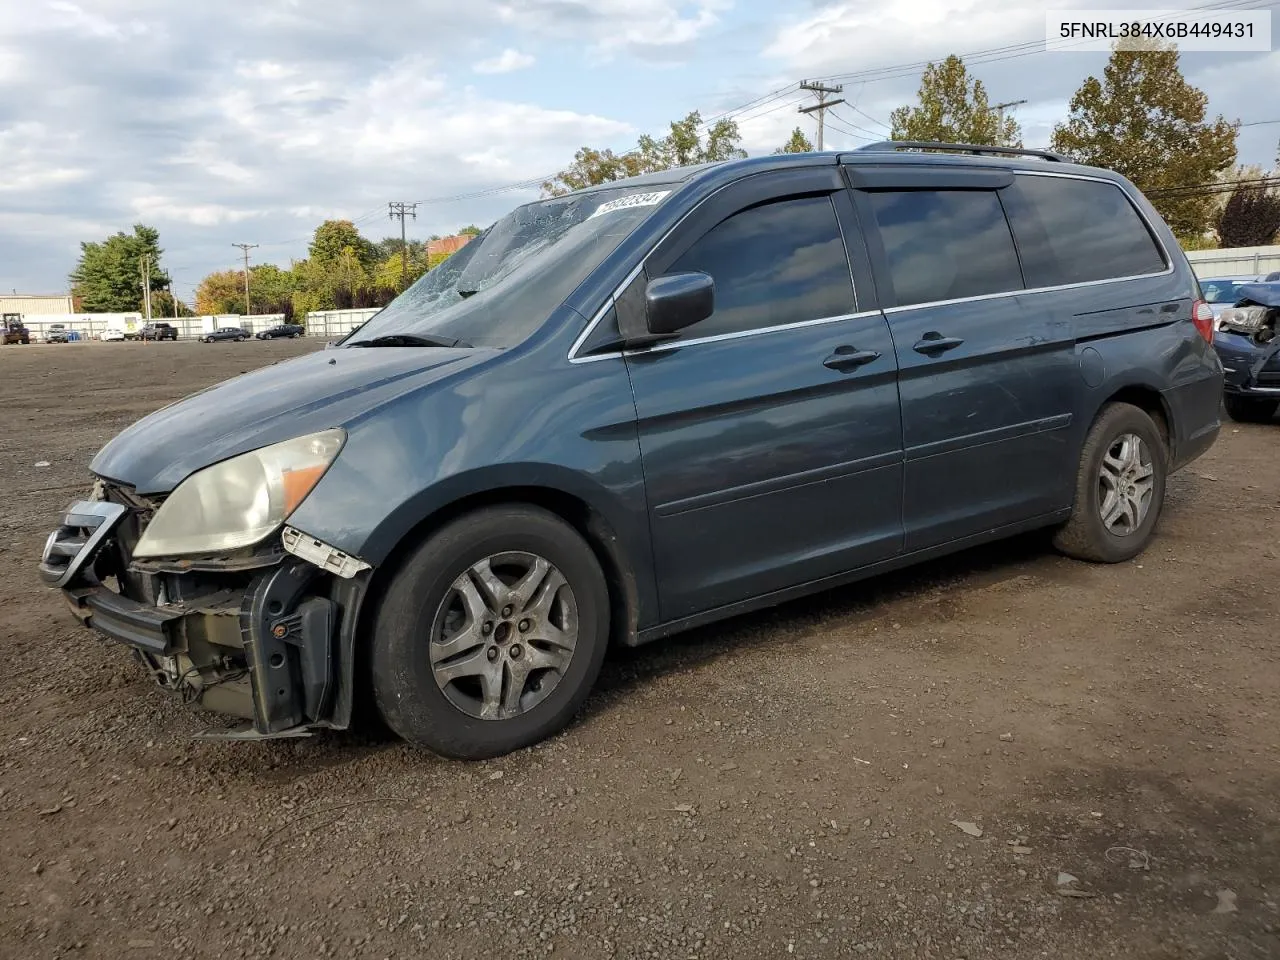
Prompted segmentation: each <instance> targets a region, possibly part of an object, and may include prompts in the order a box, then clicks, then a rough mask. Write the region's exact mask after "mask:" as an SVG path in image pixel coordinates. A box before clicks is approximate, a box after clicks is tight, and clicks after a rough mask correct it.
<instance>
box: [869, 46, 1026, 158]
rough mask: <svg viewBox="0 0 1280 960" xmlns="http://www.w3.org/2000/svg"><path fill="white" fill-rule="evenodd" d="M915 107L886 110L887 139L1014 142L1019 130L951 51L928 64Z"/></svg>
mask: <svg viewBox="0 0 1280 960" xmlns="http://www.w3.org/2000/svg"><path fill="white" fill-rule="evenodd" d="M916 98H917V103H916V105H915V106H902V107H899V108H898V109H897V110H894V111H893V113H891V114H890V115H889V120H890V123H891V125H892V132H891V133H890V135H889V138H890V139H891V140H936V141H942V142H944V143H980V144H985V145H989V146H1004V147H1020V146H1022V130H1021V128H1020V127H1019V126H1018V121H1017V120H1015V119H1014V118H1013V117H1002V116H1001V115H1000V114H999V113H998V112H997V111H996V110H995V108H993V107H992V106H991V104H990V103H989V102H988V100H987V88H986V87H985V86H983V83H982V81H981V80H978V79H976V78H975V79H970V77H969V71H968V70H967V69H966V68H965V65H964V61H963V60H961V59H960V58H959V57H957V56H956V55H955V54H952V55H951V56H949V57H947V58H946V59H945V60H943V61H942V62H941V63H930V64H929V65H928V66H926V67H925V68H924V74H923V76H921V78H920V90H919V92H918V93H917V94H916Z"/></svg>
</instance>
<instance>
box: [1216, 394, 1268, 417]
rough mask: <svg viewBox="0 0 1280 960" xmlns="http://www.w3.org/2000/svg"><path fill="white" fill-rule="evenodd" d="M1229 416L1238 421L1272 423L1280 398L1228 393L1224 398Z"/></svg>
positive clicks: (1223, 401)
mask: <svg viewBox="0 0 1280 960" xmlns="http://www.w3.org/2000/svg"><path fill="white" fill-rule="evenodd" d="M1222 403H1223V405H1224V406H1225V407H1226V408H1227V416H1229V417H1230V418H1231V419H1232V420H1235V421H1237V422H1238V423H1270V422H1271V418H1272V417H1274V416H1275V415H1276V408H1277V407H1280V400H1264V399H1262V398H1261V397H1237V396H1232V395H1230V394H1228V395H1227V396H1225V397H1223V398H1222Z"/></svg>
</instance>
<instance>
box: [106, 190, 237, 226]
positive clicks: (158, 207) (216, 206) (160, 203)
mask: <svg viewBox="0 0 1280 960" xmlns="http://www.w3.org/2000/svg"><path fill="white" fill-rule="evenodd" d="M130 206H131V207H132V208H133V212H134V213H135V214H136V215H137V216H139V217H141V218H142V219H143V220H145V221H147V222H148V223H189V224H191V225H193V226H197V227H217V226H221V225H222V224H227V223H239V222H240V221H242V220H250V219H252V218H254V217H257V216H261V212H260V211H253V210H235V209H232V208H231V207H228V206H224V205H223V204H220V203H186V202H184V201H182V200H179V199H176V198H174V197H165V196H143V197H134V198H133V199H132V200H131V201H130Z"/></svg>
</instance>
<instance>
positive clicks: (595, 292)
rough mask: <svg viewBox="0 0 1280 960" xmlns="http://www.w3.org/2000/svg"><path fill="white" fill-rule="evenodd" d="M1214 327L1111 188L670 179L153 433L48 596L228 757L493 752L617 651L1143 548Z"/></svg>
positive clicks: (113, 452) (1016, 172)
mask: <svg viewBox="0 0 1280 960" xmlns="http://www.w3.org/2000/svg"><path fill="white" fill-rule="evenodd" d="M924 148H928V149H930V150H934V151H937V150H940V149H941V150H946V151H949V153H946V154H943V153H939V152H919V151H921V150H922V149H924ZM904 149H909V150H914V151H916V152H902V151H903V150H904ZM981 154H987V155H985V156H983V155H981ZM241 333H242V331H241ZM1212 337H1213V312H1212V310H1210V308H1209V305H1208V304H1207V303H1204V302H1203V301H1202V300H1201V299H1200V292H1199V288H1198V286H1197V283H1196V279H1195V276H1194V275H1193V274H1192V272H1191V267H1190V265H1189V264H1188V262H1187V258H1186V256H1185V255H1184V254H1183V252H1182V250H1181V248H1180V247H1179V246H1178V243H1177V241H1176V240H1175V239H1174V237H1173V234H1172V233H1170V231H1169V228H1168V227H1167V226H1166V225H1165V224H1164V223H1163V222H1162V221H1161V219H1160V216H1159V214H1158V213H1157V212H1156V211H1155V209H1154V208H1153V207H1152V206H1151V204H1150V203H1148V202H1147V201H1146V199H1145V198H1144V197H1143V196H1142V195H1141V194H1140V193H1139V192H1138V191H1137V190H1136V189H1135V188H1134V186H1133V185H1132V184H1131V183H1129V181H1127V180H1126V179H1124V178H1123V177H1121V176H1119V175H1118V174H1115V173H1113V172H1111V171H1108V170H1102V169H1098V168H1096V167H1086V166H1079V165H1076V164H1073V163H1070V162H1068V161H1066V160H1065V158H1062V157H1059V156H1056V155H1053V154H1046V153H1037V152H1036V151H1030V150H1012V149H1001V148H991V147H978V146H957V145H944V144H918V143H912V144H902V143H882V144H876V145H874V146H871V147H865V148H862V149H860V150H854V151H851V152H844V153H834V152H833V153H809V154H792V155H785V156H767V157H755V158H751V159H745V160H735V161H728V162H724V163H714V164H708V165H704V166H698V167H689V168H684V169H675V170H665V171H662V172H660V173H655V174H650V175H647V176H643V177H637V178H634V179H631V180H620V181H616V182H612V183H606V184H601V185H599V186H596V187H591V188H588V189H586V190H581V191H578V192H576V193H571V194H568V195H566V196H561V197H553V198H548V199H545V200H539V201H536V202H533V203H530V204H527V205H525V206H523V207H520V208H519V209H517V210H515V211H514V212H512V213H511V214H509V215H507V216H506V217H503V218H502V219H500V220H498V221H497V222H496V223H495V224H493V225H492V226H491V227H490V228H489V229H488V230H486V231H485V232H484V233H482V234H480V235H479V236H478V237H476V238H475V239H474V240H472V241H471V242H470V243H469V244H467V245H466V246H465V247H463V248H462V249H461V250H460V251H458V252H457V253H455V254H454V255H453V256H452V257H450V258H449V259H448V260H446V261H444V263H442V264H441V265H440V266H437V267H436V268H435V269H434V270H431V271H430V272H429V273H427V274H426V275H425V276H423V277H422V278H421V279H419V280H418V281H417V282H416V283H415V284H414V285H413V286H412V287H410V288H409V290H407V291H406V292H405V293H403V294H402V295H401V296H400V297H398V298H397V299H395V300H394V301H392V302H391V304H390V305H389V306H387V307H386V308H385V309H383V310H382V311H380V312H379V313H378V314H376V315H375V316H374V317H372V318H371V319H370V320H369V321H368V322H367V323H366V324H365V325H364V326H362V327H361V328H360V329H359V331H358V332H356V333H354V334H352V335H351V336H349V337H347V338H345V339H343V341H342V342H341V343H340V344H339V345H338V346H336V347H334V348H333V349H330V350H325V351H316V352H314V353H310V354H308V355H306V356H302V357H298V358H296V359H293V360H290V361H287V362H283V363H276V364H273V365H271V366H267V367H263V368H261V369H258V370H254V371H252V372H250V373H248V374H245V375H244V376H241V377H238V378H236V379H234V380H232V381H229V382H228V383H225V384H223V385H221V386H217V387H213V388H210V389H207V390H203V391H201V392H200V393H198V394H195V395H194V396H191V397H188V398H186V399H185V400H182V401H179V402H177V403H174V404H171V405H170V406H167V407H164V408H163V409H161V410H158V411H156V412H155V413H153V414H151V415H150V416H149V417H147V418H145V419H143V420H142V421H140V422H138V423H136V424H134V425H133V426H131V427H130V428H128V429H127V430H125V431H124V432H123V433H121V434H120V435H119V436H117V437H116V438H115V439H114V440H112V441H111V442H110V443H108V444H107V445H106V446H105V447H104V448H103V449H102V451H101V452H100V453H98V455H97V457H96V458H95V459H94V460H93V463H92V465H91V470H92V472H93V474H94V475H95V476H96V477H97V485H96V487H95V489H94V491H93V493H92V494H90V495H89V496H88V497H87V498H86V499H84V500H83V501H81V502H78V503H75V504H73V505H71V506H70V507H69V508H68V509H67V511H66V513H65V514H64V515H63V516H62V517H61V518H60V522H59V526H58V527H57V528H56V529H55V530H54V532H53V533H52V534H51V535H50V537H49V539H48V541H47V543H46V546H45V552H44V558H43V561H42V563H41V572H42V574H43V576H44V577H45V579H46V580H47V581H48V582H49V583H50V584H52V585H55V586H57V587H59V588H61V589H62V590H63V591H64V595H65V597H66V598H67V599H68V600H69V601H70V603H71V605H72V607H73V608H75V609H76V610H77V611H78V613H79V616H80V617H81V618H82V620H83V621H84V622H85V623H87V624H88V625H90V626H92V627H93V628H95V629H96V630H97V631H99V632H100V633H103V634H105V635H106V636H108V637H113V638H115V639H117V640H119V641H121V642H123V643H127V644H129V645H131V646H132V647H133V648H134V649H135V650H137V651H138V654H139V657H140V658H141V659H142V660H143V661H144V662H145V663H146V664H147V666H148V667H149V668H150V669H151V671H152V672H153V673H154V675H155V676H156V678H157V680H158V682H159V683H160V684H161V685H162V686H164V687H166V688H167V689H169V690H171V691H173V692H176V693H179V694H181V695H182V696H183V697H184V698H186V699H187V700H195V701H199V702H200V703H201V704H202V705H203V706H204V707H206V708H208V709H212V710H218V711H222V712H225V713H228V714H232V715H236V716H240V717H243V718H244V719H245V720H246V726H245V728H244V729H242V730H241V731H239V732H235V733H232V734H230V735H231V736H234V737H237V738H263V737H272V736H291V735H299V734H302V733H306V732H308V731H311V730H315V729H320V728H344V727H347V726H348V725H349V724H350V723H351V718H352V715H353V709H354V707H355V706H356V705H358V704H368V705H370V706H372V707H375V708H376V709H377V710H378V711H379V712H380V713H381V715H382V717H383V718H384V719H385V720H386V722H387V723H388V724H389V725H390V727H391V728H392V729H393V730H395V731H396V732H397V733H399V734H400V735H402V736H403V737H405V738H406V739H408V740H409V741H411V742H413V743H415V744H418V745H421V746H424V747H428V748H430V749H432V750H435V751H437V752H440V753H443V754H447V755H450V756H455V757H469V758H480V757H491V756H495V755H497V754H501V753H504V752H506V751H509V750H513V749H515V748H518V747H522V746H527V745H529V744H531V743H534V742H535V741H538V740H541V739H542V738H544V737H546V736H549V735H550V734H552V733H554V732H555V731H557V730H559V729H560V728H561V727H563V726H564V725H565V724H566V723H568V722H569V720H570V718H571V717H572V716H573V715H574V714H575V713H576V712H577V710H578V709H579V707H580V706H581V705H582V703H583V701H584V700H585V699H586V697H587V694H588V692H589V691H590V690H591V687H592V684H593V683H594V682H595V679H596V676H597V674H598V673H599V671H600V666H601V663H602V662H603V660H604V656H605V651H606V648H607V647H608V646H609V645H610V643H615V644H622V645H636V644H641V643H645V642H648V641H651V640H656V639H659V638H661V637H665V636H667V635H669V634H672V633H675V632H677V631H680V630H686V629H689V628H691V627H694V626H697V625H699V624H704V623H708V622H710V621H713V620H719V619H721V618H723V617H728V616H732V615H738V614H744V613H748V612H750V611H754V610H759V609H761V608H764V607H768V606H770V605H772V604H777V603H780V602H782V601H784V600H787V599H791V598H794V597H798V596H801V595H803V594H808V593H812V592H814V591H818V590H823V589H828V588H831V587H836V586H841V585H844V584H848V583H850V582H852V581H854V580H858V579H860V578H864V577H868V576H871V575H873V574H876V573H880V572H883V571H885V570H890V569H894V568H897V567H902V566H906V565H908V564H911V563H916V562H918V561H921V560H925V559H928V558H931V557H936V556H938V555H940V554H944V553H949V552H952V551H955V550H961V549H963V548H965V547H969V546H973V545H975V544H979V543H984V542H987V541H990V540H995V539H997V538H1000V537H1007V536H1010V535H1012V534H1016V533H1020V532H1023V531H1028V530H1033V529H1040V528H1047V529H1050V530H1052V531H1053V542H1054V543H1055V544H1056V545H1057V547H1058V549H1059V550H1061V551H1062V552H1064V553H1065V554H1067V555H1069V556H1072V557H1076V558H1078V559H1081V560H1089V561H1095V562H1104V563H1115V562H1119V561H1123V560H1128V559H1129V558H1131V557H1134V556H1136V555H1137V554H1139V553H1140V552H1141V551H1142V550H1143V549H1144V548H1145V547H1146V546H1147V545H1148V543H1150V541H1151V538H1152V536H1153V534H1154V532H1155V529H1156V524H1157V522H1158V521H1159V518H1160V515H1161V509H1162V507H1163V504H1164V499H1165V481H1166V480H1167V478H1168V477H1169V475H1170V474H1171V473H1172V472H1173V471H1175V470H1177V469H1179V468H1180V467H1182V466H1184V465H1185V464H1187V463H1189V462H1190V461H1192V460H1194V459H1195V458H1196V457H1199V456H1200V455H1201V454H1203V453H1204V452H1205V451H1206V450H1208V449H1209V447H1210V446H1211V445H1212V444H1213V442H1214V439H1215V438H1216V437H1217V435H1218V431H1219V429H1220V423H1219V419H1218V416H1219V410H1220V408H1221V397H1222V388H1223V373H1222V365H1221V364H1220V363H1219V361H1218V357H1217V355H1216V354H1215V353H1214V351H1213V349H1212V347H1211V346H1210V341H1211V340H1212ZM113 584H118V585H119V586H118V587H114V586H112V585H113ZM866 694H867V692H866V691H851V693H850V695H866ZM636 735H637V736H639V735H642V732H638V733H637V734H636Z"/></svg>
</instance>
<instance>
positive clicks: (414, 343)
mask: <svg viewBox="0 0 1280 960" xmlns="http://www.w3.org/2000/svg"><path fill="white" fill-rule="evenodd" d="M347 346H349V347H470V346H471V344H469V343H467V341H465V340H455V339H453V338H452V337H434V336H430V335H423V334H418V333H388V334H385V335H383V336H381V337H374V338H373V339H371V340H357V341H356V342H355V343H349V344H347Z"/></svg>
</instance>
